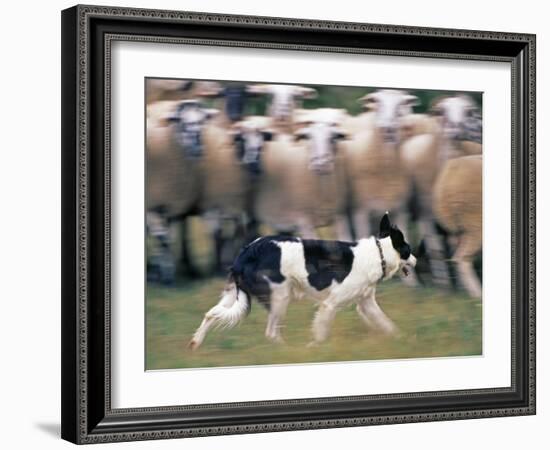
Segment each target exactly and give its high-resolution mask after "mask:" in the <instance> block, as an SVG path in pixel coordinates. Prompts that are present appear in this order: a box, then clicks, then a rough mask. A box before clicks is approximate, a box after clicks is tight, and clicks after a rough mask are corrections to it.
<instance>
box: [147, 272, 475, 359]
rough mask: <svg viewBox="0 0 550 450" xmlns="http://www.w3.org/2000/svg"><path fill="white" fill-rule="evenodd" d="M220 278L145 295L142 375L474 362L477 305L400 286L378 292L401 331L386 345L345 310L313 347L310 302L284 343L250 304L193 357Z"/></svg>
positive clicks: (291, 315) (290, 321)
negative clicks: (427, 360)
mask: <svg viewBox="0 0 550 450" xmlns="http://www.w3.org/2000/svg"><path fill="white" fill-rule="evenodd" d="M223 284H224V280H223V279H221V278H209V279H203V280H196V281H181V282H179V283H178V285H176V286H175V287H172V288H163V287H158V286H149V287H148V288H147V299H146V305H147V309H146V311H147V323H146V327H147V330H146V331H147V334H146V336H147V338H146V341H147V342H146V358H147V360H146V367H147V369H172V368H196V367H220V366H250V365H259V364H290V363H312V362H329V361H358V360H374V359H399V358H423V357H443V356H465V355H480V354H481V352H482V346H481V317H482V308H481V301H479V300H477V299H471V298H469V297H467V296H466V295H465V294H463V293H458V292H452V293H447V292H443V291H439V290H435V289H431V288H417V289H414V288H410V287H406V286H404V285H402V284H401V283H400V282H399V281H392V282H386V283H383V284H381V285H380V286H379V288H378V291H377V300H378V303H379V304H380V306H381V307H382V309H383V310H384V311H385V312H386V314H387V315H388V316H389V317H390V318H391V319H392V320H393V321H394V322H395V323H396V325H397V326H398V327H399V329H400V332H401V333H400V336H399V337H397V338H392V337H388V336H385V335H383V334H380V333H377V332H376V331H374V330H369V329H368V328H367V327H366V326H365V325H364V324H363V322H361V320H360V318H359V316H358V315H357V313H356V311H355V307H354V306H349V307H347V308H345V309H343V310H342V311H340V312H339V313H338V314H337V316H336V320H335V321H334V326H333V327H332V332H331V337H330V338H329V340H328V341H327V342H326V343H324V344H323V345H320V346H318V347H315V348H307V347H306V345H307V343H308V342H310V341H311V334H310V330H311V321H312V318H313V314H314V311H315V304H314V303H313V302H310V301H307V300H303V301H300V302H296V303H293V304H291V305H290V307H289V310H288V314H287V318H286V321H285V323H284V328H283V336H284V338H285V340H286V344H282V345H280V344H279V345H278V344H273V343H270V342H269V341H268V340H267V339H266V338H265V337H264V330H265V325H266V320H267V311H266V310H265V308H263V307H262V306H261V305H259V304H258V303H253V305H252V311H251V313H250V315H249V316H248V317H247V318H246V319H245V320H244V321H243V322H242V323H241V324H240V325H239V326H237V327H236V328H234V329H232V330H219V331H217V330H214V331H212V332H211V333H210V334H209V335H208V337H207V338H206V341H205V342H204V344H203V345H202V346H201V347H200V348H199V349H198V350H197V351H195V352H191V351H190V350H188V349H187V343H188V342H189V340H190V339H191V336H192V334H193V332H194V331H195V330H196V328H197V327H198V326H199V324H200V322H201V320H202V317H203V315H204V313H205V312H206V311H207V310H208V309H209V308H211V307H212V306H213V305H214V304H215V303H216V302H217V301H218V298H219V295H220V292H221V290H222V287H223Z"/></svg>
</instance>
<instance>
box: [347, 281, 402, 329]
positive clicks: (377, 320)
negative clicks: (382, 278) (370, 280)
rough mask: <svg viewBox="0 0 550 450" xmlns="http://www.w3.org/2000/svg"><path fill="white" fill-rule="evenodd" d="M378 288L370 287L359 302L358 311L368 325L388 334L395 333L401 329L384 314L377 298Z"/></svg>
mask: <svg viewBox="0 0 550 450" xmlns="http://www.w3.org/2000/svg"><path fill="white" fill-rule="evenodd" d="M375 293H376V290H375V289H374V288H373V289H370V290H369V291H368V292H367V294H366V295H365V296H364V297H363V299H361V301H359V302H358V303H357V312H358V313H359V316H360V317H361V319H363V321H364V322H365V324H366V325H367V326H373V325H374V327H375V328H377V329H379V330H381V331H383V332H384V333H386V334H391V335H395V334H398V332H399V330H398V329H397V327H396V326H395V324H394V323H393V322H392V321H391V319H390V318H389V317H388V316H386V314H384V311H382V309H381V308H380V306H378V303H377V302H376V299H375Z"/></svg>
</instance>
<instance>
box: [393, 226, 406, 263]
mask: <svg viewBox="0 0 550 450" xmlns="http://www.w3.org/2000/svg"><path fill="white" fill-rule="evenodd" d="M390 238H391V243H392V245H393V248H394V249H395V250H396V251H397V252H398V253H399V256H400V257H401V259H403V260H406V259H408V258H409V256H411V246H410V245H409V244H408V243H407V242H405V237H404V236H403V233H401V230H400V229H399V228H397V227H396V226H392V227H391V230H390Z"/></svg>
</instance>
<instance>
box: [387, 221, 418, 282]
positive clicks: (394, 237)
mask: <svg viewBox="0 0 550 450" xmlns="http://www.w3.org/2000/svg"><path fill="white" fill-rule="evenodd" d="M378 237H379V238H380V239H386V238H389V239H391V243H392V247H393V249H394V250H395V253H396V258H397V261H398V264H397V267H396V269H397V270H402V271H403V273H404V274H405V275H408V274H409V271H410V270H412V269H413V268H414V267H415V266H416V258H415V256H414V255H413V254H412V252H411V246H410V245H409V244H408V243H407V242H406V241H405V237H404V236H403V233H402V232H401V230H400V229H399V228H398V227H397V226H396V225H393V224H392V223H391V222H390V217H389V214H388V213H386V214H384V216H383V217H382V220H381V221H380V232H379V234H378Z"/></svg>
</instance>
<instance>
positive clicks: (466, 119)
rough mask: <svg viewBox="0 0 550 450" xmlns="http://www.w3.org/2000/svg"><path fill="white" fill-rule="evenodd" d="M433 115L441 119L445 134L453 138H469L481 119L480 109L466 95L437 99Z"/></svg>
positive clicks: (479, 125)
mask: <svg viewBox="0 0 550 450" xmlns="http://www.w3.org/2000/svg"><path fill="white" fill-rule="evenodd" d="M431 112H432V115H434V116H436V117H437V118H438V119H439V122H440V124H441V127H442V130H443V134H444V135H445V137H447V138H448V139H451V140H460V139H465V138H468V136H467V135H468V134H469V133H470V132H471V131H472V129H474V128H479V130H478V132H479V133H480V127H481V119H480V116H479V109H478V107H477V106H476V104H475V103H474V102H473V101H472V99H471V98H470V97H468V96H466V95H460V96H456V97H446V98H443V99H441V100H439V101H436V102H435V103H434V105H433V106H432V109H431Z"/></svg>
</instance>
